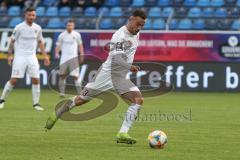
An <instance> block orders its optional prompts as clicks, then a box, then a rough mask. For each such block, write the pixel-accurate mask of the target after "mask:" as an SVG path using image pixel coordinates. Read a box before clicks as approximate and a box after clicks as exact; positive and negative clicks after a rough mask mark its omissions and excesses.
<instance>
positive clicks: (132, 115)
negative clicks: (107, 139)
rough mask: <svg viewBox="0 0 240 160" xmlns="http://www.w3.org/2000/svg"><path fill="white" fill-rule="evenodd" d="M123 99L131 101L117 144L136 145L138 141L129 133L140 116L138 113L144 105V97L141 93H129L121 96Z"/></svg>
mask: <svg viewBox="0 0 240 160" xmlns="http://www.w3.org/2000/svg"><path fill="white" fill-rule="evenodd" d="M121 96H122V98H124V99H126V100H128V101H130V103H131V104H130V106H129V107H128V110H127V112H126V114H125V117H124V120H123V123H122V126H121V128H120V130H119V132H118V134H117V137H116V138H117V142H119V143H130V144H134V143H136V139H134V138H132V137H130V136H129V134H128V131H129V129H130V128H131V126H132V124H133V122H134V121H135V119H136V118H137V116H138V113H139V111H140V109H141V105H142V104H143V97H142V95H141V92H140V91H137V90H136V91H129V92H127V93H124V94H122V95H121Z"/></svg>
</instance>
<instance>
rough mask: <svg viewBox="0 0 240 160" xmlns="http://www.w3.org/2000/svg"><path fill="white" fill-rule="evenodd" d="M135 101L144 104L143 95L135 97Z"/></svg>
mask: <svg viewBox="0 0 240 160" xmlns="http://www.w3.org/2000/svg"><path fill="white" fill-rule="evenodd" d="M134 103H135V104H139V105H142V104H143V97H136V98H134Z"/></svg>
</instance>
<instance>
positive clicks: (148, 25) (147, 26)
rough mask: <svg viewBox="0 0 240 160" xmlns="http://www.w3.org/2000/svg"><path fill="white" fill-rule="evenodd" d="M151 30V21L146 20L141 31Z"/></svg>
mask: <svg viewBox="0 0 240 160" xmlns="http://www.w3.org/2000/svg"><path fill="white" fill-rule="evenodd" d="M151 28H152V20H151V19H147V20H146V23H145V25H144V26H143V29H145V30H150V29H151Z"/></svg>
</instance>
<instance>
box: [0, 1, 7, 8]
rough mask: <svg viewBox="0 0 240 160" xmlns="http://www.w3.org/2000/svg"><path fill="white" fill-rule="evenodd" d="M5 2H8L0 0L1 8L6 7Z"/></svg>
mask: <svg viewBox="0 0 240 160" xmlns="http://www.w3.org/2000/svg"><path fill="white" fill-rule="evenodd" d="M7 2H8V1H7V0H1V1H0V7H1V8H7V6H8V3H7Z"/></svg>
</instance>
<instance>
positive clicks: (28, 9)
mask: <svg viewBox="0 0 240 160" xmlns="http://www.w3.org/2000/svg"><path fill="white" fill-rule="evenodd" d="M33 11H36V9H35V8H34V7H28V8H26V9H25V13H27V12H33Z"/></svg>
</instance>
